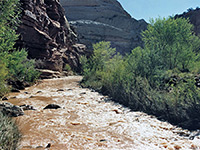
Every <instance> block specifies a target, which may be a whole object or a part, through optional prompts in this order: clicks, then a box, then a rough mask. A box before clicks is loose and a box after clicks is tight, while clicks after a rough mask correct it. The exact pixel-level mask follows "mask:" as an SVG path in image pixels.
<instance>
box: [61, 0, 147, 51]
mask: <svg viewBox="0 0 200 150" xmlns="http://www.w3.org/2000/svg"><path fill="white" fill-rule="evenodd" d="M60 2H61V4H62V6H63V7H64V9H65V11H66V16H67V18H68V20H69V22H70V24H72V25H73V26H75V28H76V30H77V32H78V35H79V39H80V42H81V43H84V44H86V45H87V46H88V48H89V49H91V46H92V44H93V43H96V42H98V41H111V45H112V46H113V47H116V48H117V50H118V51H119V52H121V53H124V52H129V51H130V50H132V49H133V48H135V47H137V46H142V45H143V42H142V40H141V31H142V30H145V29H146V27H147V23H146V22H145V21H144V20H139V21H138V20H136V19H134V18H131V16H130V15H129V14H128V13H127V12H126V11H125V10H124V9H123V8H122V6H121V5H120V3H119V2H118V1H117V0H60Z"/></svg>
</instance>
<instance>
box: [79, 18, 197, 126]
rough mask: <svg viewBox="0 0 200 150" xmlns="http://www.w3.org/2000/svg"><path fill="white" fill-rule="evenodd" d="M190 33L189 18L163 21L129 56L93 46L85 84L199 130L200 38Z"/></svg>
mask: <svg viewBox="0 0 200 150" xmlns="http://www.w3.org/2000/svg"><path fill="white" fill-rule="evenodd" d="M191 29H192V25H190V24H189V23H188V20H186V19H182V18H180V19H177V20H175V19H173V18H169V19H165V18H164V19H163V20H161V19H160V18H159V19H157V20H156V21H152V24H151V25H149V27H148V29H147V30H146V31H144V32H143V34H142V35H143V40H144V42H145V47H144V49H142V48H140V47H137V48H135V49H134V50H133V51H132V53H131V54H129V55H127V56H125V57H122V56H121V55H119V54H116V52H115V49H112V48H110V44H109V42H100V43H97V44H94V45H93V47H94V54H93V55H92V56H91V57H90V58H89V59H87V58H86V57H82V59H81V63H82V66H83V75H84V78H83V80H82V85H83V86H86V87H91V88H94V89H96V90H98V91H101V92H103V93H106V94H109V95H110V96H111V97H112V98H113V99H114V100H116V101H118V102H120V103H122V104H124V105H126V106H129V107H130V108H131V109H133V110H140V111H144V112H147V113H149V114H153V115H156V116H157V117H159V118H161V119H165V120H168V121H169V122H171V123H174V124H176V125H177V124H178V125H181V126H182V127H186V128H189V129H196V128H197V127H198V126H195V125H194V122H197V123H198V122H199V121H200V117H199V116H198V110H199V109H200V90H199V88H198V87H197V86H196V85H195V84H196V81H195V80H194V79H195V76H196V73H198V72H199V69H198V66H199V64H200V63H199V54H198V51H199V47H200V39H199V38H198V37H196V36H195V35H193V33H192V31H191ZM114 54H115V55H114Z"/></svg>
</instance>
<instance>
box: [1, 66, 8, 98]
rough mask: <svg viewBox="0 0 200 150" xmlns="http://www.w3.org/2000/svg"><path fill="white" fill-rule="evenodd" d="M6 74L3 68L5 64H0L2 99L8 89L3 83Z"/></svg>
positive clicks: (4, 82)
mask: <svg viewBox="0 0 200 150" xmlns="http://www.w3.org/2000/svg"><path fill="white" fill-rule="evenodd" d="M7 73H8V72H7V69H6V67H5V64H3V63H2V62H0V97H2V96H3V95H4V94H6V93H7V92H8V88H7V85H6V81H5V79H6V76H7Z"/></svg>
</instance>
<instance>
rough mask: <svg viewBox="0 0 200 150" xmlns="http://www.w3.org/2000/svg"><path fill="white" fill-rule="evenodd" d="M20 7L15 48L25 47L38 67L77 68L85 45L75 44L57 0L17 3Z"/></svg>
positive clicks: (55, 69)
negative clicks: (17, 37)
mask: <svg viewBox="0 0 200 150" xmlns="http://www.w3.org/2000/svg"><path fill="white" fill-rule="evenodd" d="M20 2H21V5H22V9H23V11H22V17H21V22H22V23H21V25H20V27H19V28H18V33H19V34H20V38H19V40H18V41H17V47H20V48H22V47H25V48H26V49H27V50H28V54H29V57H30V58H34V59H36V61H37V64H38V65H37V66H38V67H39V68H43V69H50V70H54V71H60V72H62V71H63V70H64V67H65V64H69V65H70V66H71V67H72V69H74V70H78V69H79V55H80V54H82V53H84V50H85V46H84V45H82V44H76V41H77V35H76V34H75V33H74V32H73V31H72V29H71V28H70V25H69V23H68V21H67V19H66V17H65V13H64V9H63V8H62V6H61V5H60V3H59V0H20Z"/></svg>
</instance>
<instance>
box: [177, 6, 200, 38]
mask: <svg viewBox="0 0 200 150" xmlns="http://www.w3.org/2000/svg"><path fill="white" fill-rule="evenodd" d="M178 17H183V18H189V19H190V22H191V23H192V24H193V25H194V32H195V34H196V35H200V8H197V9H195V10H190V11H189V12H187V13H186V12H185V13H183V14H181V15H176V16H175V18H178Z"/></svg>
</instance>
